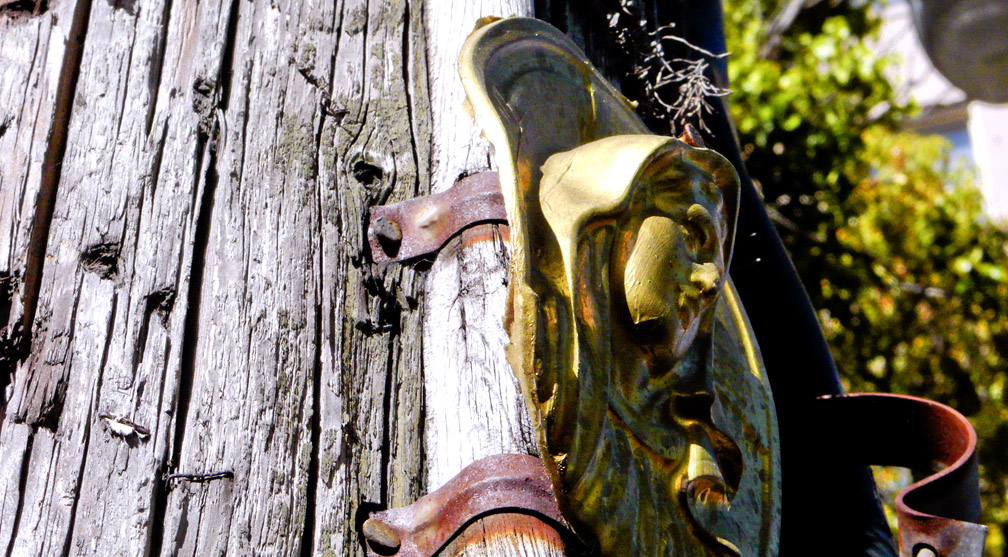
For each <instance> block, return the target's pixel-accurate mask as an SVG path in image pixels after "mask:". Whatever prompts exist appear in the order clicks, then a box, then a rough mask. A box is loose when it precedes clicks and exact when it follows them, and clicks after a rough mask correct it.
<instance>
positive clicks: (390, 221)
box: [368, 172, 507, 265]
mask: <svg viewBox="0 0 1008 557" xmlns="http://www.w3.org/2000/svg"><path fill="white" fill-rule="evenodd" d="M484 222H498V223H506V222H507V213H506V212H505V210H504V198H503V196H502V195H501V189H500V179H499V178H498V176H497V173H496V172H480V173H478V174H473V175H471V176H466V177H465V178H462V179H461V180H459V181H458V182H456V183H455V185H454V186H452V187H451V188H450V189H448V190H447V191H444V192H441V193H435V194H432V195H425V196H422V197H417V198H414V199H408V200H406V201H402V202H400V203H394V204H391V205H381V206H377V207H372V208H371V220H370V222H369V224H368V244H370V246H371V259H372V261H374V262H375V263H378V264H383V265H384V264H388V263H391V262H394V261H409V260H411V259H417V258H419V257H423V256H424V255H428V254H432V253H434V252H436V251H438V250H439V249H441V247H442V246H443V245H444V244H445V243H446V242H448V240H450V239H451V238H452V236H454V235H456V234H458V233H459V232H460V231H462V230H463V229H465V228H468V227H470V226H473V225H475V224H479V223H484Z"/></svg>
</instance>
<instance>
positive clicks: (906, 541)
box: [813, 394, 987, 556]
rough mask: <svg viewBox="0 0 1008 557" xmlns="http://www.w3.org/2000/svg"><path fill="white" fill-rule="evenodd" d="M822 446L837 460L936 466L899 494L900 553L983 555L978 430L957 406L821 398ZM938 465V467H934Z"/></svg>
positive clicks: (887, 398) (882, 397)
mask: <svg viewBox="0 0 1008 557" xmlns="http://www.w3.org/2000/svg"><path fill="white" fill-rule="evenodd" d="M813 414H814V416H815V419H816V420H817V423H818V424H820V426H821V428H822V429H821V432H822V435H821V436H820V437H819V442H820V445H821V446H818V447H815V449H818V450H821V451H823V452H824V453H826V454H829V455H830V456H831V457H834V458H835V459H836V461H837V462H843V463H852V464H881V465H888V466H906V467H909V468H913V469H917V470H933V471H935V473H934V474H932V475H930V476H928V477H926V478H924V479H923V480H921V481H919V482H916V483H914V484H912V485H910V486H909V487H907V488H906V489H904V490H903V491H901V492H900V493H899V495H898V496H897V498H896V517H897V521H898V523H899V544H900V555H907V556H913V555H918V554H919V553H920V552H921V551H922V550H931V551H932V552H933V553H934V554H936V555H980V554H981V553H982V552H983V546H984V539H985V537H986V531H987V528H986V527H985V526H982V525H980V524H976V522H977V521H978V520H979V519H980V491H979V482H978V473H977V455H976V443H977V437H976V432H974V430H973V426H972V425H970V423H969V421H968V420H967V419H966V418H965V417H964V416H963V415H962V414H960V413H959V412H956V411H955V410H953V409H952V408H949V407H948V406H945V405H944V404H939V403H937V402H933V401H930V400H925V399H922V398H917V397H912V396H905V395H893V394H851V395H839V396H829V397H822V398H819V399H816V401H815V403H814V404H813ZM935 468H940V469H938V470H935Z"/></svg>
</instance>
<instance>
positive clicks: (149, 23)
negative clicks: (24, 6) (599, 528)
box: [0, 0, 557, 555]
mask: <svg viewBox="0 0 1008 557" xmlns="http://www.w3.org/2000/svg"><path fill="white" fill-rule="evenodd" d="M478 4H479V3H469V2H465V3H458V2H456V3H450V5H449V3H440V4H438V5H437V6H435V5H434V4H424V3H419V2H409V1H408V0H379V1H374V2H363V1H361V0H344V1H342V2H338V3H336V4H330V3H324V2H316V1H313V0H281V1H276V2H273V1H266V0H251V1H240V0H229V1H214V0H211V1H208V2H196V1H195V0H117V1H111V2H109V1H91V0H52V2H50V3H49V4H48V6H43V9H42V11H41V13H39V14H35V15H33V14H13V13H12V12H10V11H9V10H8V8H7V7H4V8H3V10H7V11H3V12H0V98H2V99H4V102H3V103H0V152H3V153H4V154H5V155H7V154H9V156H5V161H4V163H3V164H2V165H0V229H2V232H0V246H2V247H3V255H2V256H0V278H3V279H4V280H6V281H7V282H8V283H11V279H13V285H14V291H13V296H12V298H11V300H9V301H6V299H4V300H0V301H3V304H0V308H2V309H4V312H5V314H4V315H2V316H0V317H3V318H4V319H5V323H2V324H0V325H10V326H9V327H7V332H5V333H4V334H5V335H8V334H10V332H11V331H14V325H15V324H16V323H18V322H24V323H25V324H29V325H30V330H31V333H32V335H31V344H30V352H29V354H28V356H27V359H25V360H23V361H20V362H19V363H17V365H16V366H15V367H14V369H13V377H12V378H10V379H9V381H10V385H9V387H8V389H7V392H6V393H5V394H4V396H3V398H2V399H0V402H2V407H3V411H4V412H3V414H4V416H3V420H2V422H0V457H2V461H0V550H2V551H4V552H5V554H8V555H69V554H72V555H147V554H160V555H174V554H183V555H204V554H231V555H247V554H283V555H294V554H302V553H303V554H308V553H313V554H317V555H358V554H361V552H362V547H361V545H360V542H359V540H358V537H357V534H356V524H355V523H356V520H357V515H358V513H359V512H362V511H365V510H367V509H369V508H372V506H393V505H401V504H405V503H408V502H411V501H413V500H414V499H416V498H417V497H418V496H419V495H420V494H421V493H422V492H423V491H424V490H426V489H433V488H434V487H436V486H437V485H439V484H440V483H441V482H440V481H438V479H439V478H440V477H441V476H442V475H444V474H448V475H451V474H454V473H455V472H457V469H455V470H454V471H450V470H451V469H452V467H455V468H458V469H460V468H461V466H463V465H464V464H467V463H468V462H469V461H471V460H472V459H474V458H476V457H478V456H482V455H484V454H489V453H490V452H499V451H501V450H516V451H527V450H530V449H531V446H532V444H531V438H530V434H529V432H528V427H527V424H526V423H523V422H522V416H523V415H524V406H523V405H522V403H521V400H520V398H519V397H518V395H517V386H516V383H515V382H514V379H513V377H512V375H511V372H510V369H509V368H508V367H507V366H506V364H505V363H504V359H503V343H504V341H505V339H504V335H503V328H502V326H501V323H500V320H501V315H502V312H503V295H504V284H503V283H504V279H505V277H506V264H505V263H504V261H505V260H506V254H505V250H504V247H503V244H502V243H501V242H502V241H501V238H500V236H498V237H497V241H496V242H495V241H493V238H494V236H493V235H492V234H491V235H487V236H486V238H489V239H490V240H491V241H483V242H475V243H474V244H473V245H472V246H471V247H465V248H462V247H458V246H457V247H456V248H455V249H453V250H450V251H449V252H447V254H446V255H445V256H443V257H442V258H441V259H439V260H438V262H436V263H435V265H434V268H433V269H432V270H431V271H430V273H429V275H428V276H427V277H426V285H427V286H428V287H430V286H431V285H433V284H444V285H445V287H444V288H441V289H435V291H433V292H432V293H431V295H430V297H429V298H428V299H429V300H452V299H454V300H457V301H458V303H452V302H440V301H438V302H436V303H435V304H434V305H436V306H437V309H436V310H432V311H433V312H432V313H430V314H429V315H428V317H427V318H426V322H427V323H428V325H426V326H423V327H422V322H421V316H422V314H423V307H424V303H425V302H424V299H425V297H424V294H423V287H424V277H422V276H421V275H420V274H419V273H417V272H415V271H413V270H410V269H408V268H403V267H399V266H392V267H388V268H385V269H379V268H377V267H375V266H374V265H372V264H371V263H370V259H369V254H368V253H367V249H368V248H367V246H366V242H365V241H364V233H365V228H366V218H367V214H368V210H369V207H371V206H372V205H375V204H380V203H386V202H392V201H397V200H401V199H405V198H408V197H412V196H415V195H419V194H423V193H426V192H428V191H430V189H431V188H432V187H435V188H437V189H443V188H445V187H448V186H450V184H451V182H452V181H453V180H454V178H455V175H457V174H458V173H459V172H462V171H476V170H482V169H485V168H487V167H488V166H489V164H490V163H489V159H488V151H487V146H486V144H485V143H483V144H481V145H482V146H480V147H477V148H475V149H471V148H470V147H469V146H470V145H472V144H473V140H474V138H476V136H477V130H476V128H475V127H474V126H473V124H472V123H471V121H470V120H469V117H468V116H467V115H465V113H464V112H463V110H462V103H461V97H460V96H459V95H460V93H461V89H460V86H459V84H458V79H457V74H456V72H455V70H454V67H453V65H454V58H455V55H456V53H457V51H458V46H459V45H460V44H461V41H462V40H463V39H464V37H465V35H466V34H467V33H468V31H469V30H470V29H471V28H472V27H473V25H474V24H475V19H476V17H477V16H478V15H483V14H495V15H510V14H514V13H528V11H529V10H530V9H531V8H530V6H529V5H527V4H521V5H518V4H514V5H512V4H513V2H512V3H508V2H501V3H499V4H497V3H493V2H489V1H488V2H485V3H483V4H485V5H478ZM425 6H426V7H425ZM446 16H450V17H446ZM67 39H69V41H67ZM428 45H430V46H431V50H430V51H428V49H427V47H428ZM442 87H444V88H443V89H442ZM8 99H13V100H14V101H15V102H8ZM432 134H433V139H432ZM463 154H465V155H466V156H463ZM428 169H430V173H429V172H428ZM432 176H433V177H432ZM50 212H51V216H50ZM8 304H9V306H10V308H9V310H8V309H7V305H8ZM438 312H440V313H438ZM433 319H440V320H442V325H440V329H441V331H439V332H442V331H444V326H443V323H444V322H448V320H451V322H452V323H455V324H456V325H455V327H457V329H456V330H455V331H454V332H452V331H445V332H447V333H448V335H447V336H446V335H440V336H437V337H432V339H431V341H430V344H428V339H427V338H424V340H423V342H421V329H423V330H424V331H425V334H431V335H434V333H433V332H431V326H430V323H433V322H434V321H432V320H433ZM460 335H462V336H460ZM461 338H464V342H463V341H461V340H460V339H461ZM438 343H441V344H438ZM445 343H447V344H445ZM439 345H440V346H443V347H446V348H445V350H444V351H443V353H444V354H448V353H451V354H453V355H454V357H455V358H457V360H451V361H448V362H444V361H443V360H442V359H433V360H430V361H428V362H424V361H422V360H423V358H422V354H423V353H424V352H425V351H426V352H428V353H429V348H430V347H432V346H439ZM449 346H450V347H453V350H452V351H448V350H447V347H449ZM440 353H441V352H439V354H440ZM0 363H2V362H0ZM442 363H445V364H446V366H445V367H444V368H443V369H440V368H439V373H443V372H445V371H447V372H449V373H448V375H447V376H448V377H455V378H456V379H459V378H461V379H463V380H467V381H475V382H474V383H472V385H475V386H477V387H480V386H482V385H485V386H486V390H483V389H482V388H479V389H476V390H475V391H474V392H475V393H478V394H479V395H480V397H481V398H480V399H479V400H480V402H479V403H478V404H481V405H484V406H485V408H476V410H475V414H474V416H476V417H470V416H468V415H466V416H465V417H462V418H459V420H466V421H468V420H473V419H477V417H478V418H479V419H480V420H482V421H481V422H480V423H479V424H476V425H473V426H469V427H463V428H462V429H461V430H458V429H452V430H449V429H447V428H441V431H442V433H441V435H443V436H449V437H450V436H455V435H465V436H466V437H465V438H464V439H452V440H451V441H452V442H456V441H466V442H471V441H472V439H473V438H472V436H470V435H469V433H468V430H470V429H475V430H479V431H481V432H483V433H481V435H483V436H484V438H485V441H480V442H479V443H472V446H473V447H475V448H476V449H477V450H475V451H473V452H469V453H465V454H463V453H459V454H453V456H455V457H456V461H455V463H454V464H452V465H450V466H441V467H440V468H438V470H440V472H436V473H431V472H430V470H431V469H432V466H431V465H430V464H429V463H430V462H439V463H440V462H443V461H445V458H446V457H445V456H444V453H443V451H444V450H445V448H447V447H450V446H451V445H450V444H449V443H448V442H447V441H446V440H442V439H440V438H437V439H435V438H434V437H432V436H431V435H430V434H429V433H430V432H429V431H427V432H426V433H428V435H426V437H424V433H425V430H424V427H425V426H424V424H431V423H434V422H435V421H436V420H437V419H436V418H434V416H435V415H436V414H437V412H438V411H439V410H440V408H432V405H435V403H434V401H436V400H437V398H436V396H435V398H430V397H428V399H427V401H426V403H425V401H424V398H423V381H424V378H425V377H428V378H430V377H429V376H428V375H427V373H426V372H425V370H429V369H430V367H429V366H431V365H438V366H440V365H441V364H442ZM481 370H482V371H481ZM460 371H461V372H464V373H462V374H459V373H458V372H460ZM484 372H485V374H484ZM481 374H482V376H483V377H484V379H474V378H476V377H478V376H480V375H481ZM0 375H6V372H5V371H4V370H3V369H0ZM6 381H8V378H7V377H0V385H2V384H3V383H5V382H6ZM432 385H433V383H431V382H428V389H430V388H431V386H432ZM501 389H502V390H501ZM455 391H456V392H462V391H460V390H459V389H458V388H457V386H456V387H455ZM428 393H430V391H429V390H428ZM466 396H468V395H466ZM425 404H426V406H425ZM425 413H426V421H425V417H424V415H425ZM99 415H113V416H119V417H123V418H126V419H128V420H129V421H131V422H133V423H135V424H138V425H139V426H141V427H143V428H146V429H147V430H149V436H137V435H133V436H128V437H122V436H119V435H117V434H116V433H114V432H113V430H112V428H111V427H110V426H109V425H108V424H107V420H103V419H101V418H100V417H99ZM494 420H500V421H499V422H497V423H495V422H494ZM456 421H457V422H458V420H456ZM444 422H445V420H441V422H439V423H444ZM459 424H461V422H459ZM460 431H462V432H461V433H460ZM422 439H426V442H424V441H422ZM425 443H426V447H428V448H430V449H431V450H432V451H436V454H438V455H440V456H437V457H427V458H428V465H427V466H425V465H424V459H425V454H424V447H425ZM434 447H437V449H434ZM452 450H453V449H452ZM431 454H435V453H431ZM458 457H462V459H461V460H460V459H459V458H458ZM424 470H427V471H428V473H429V474H430V476H431V477H429V478H428V479H429V480H430V481H428V482H427V485H424V482H423V480H424ZM211 472H228V473H229V474H228V475H227V476H228V477H223V478H218V479H214V480H211V481H207V482H191V481H186V480H183V479H169V478H166V477H165V475H166V474H175V473H187V474H204V473H211ZM435 476H436V477H435ZM480 527H481V528H484V529H486V531H487V532H491V531H493V532H500V531H504V532H505V533H504V534H503V535H497V534H494V536H493V537H494V539H496V540H497V542H487V543H497V545H498V547H499V549H497V550H488V551H497V552H498V553H499V554H507V551H508V548H510V549H509V551H510V552H511V553H512V554H514V553H515V552H516V551H518V552H520V551H521V548H522V547H526V548H527V551H530V552H535V551H546V550H545V549H542V548H540V549H536V547H537V546H536V545H535V543H534V542H533V541H531V540H532V539H533V538H534V537H535V527H532V530H531V532H532V533H531V534H530V533H529V531H528V529H527V528H526V529H525V530H523V529H521V528H518V527H515V528H513V529H512V530H513V531H508V528H503V529H502V528H501V526H500V525H499V524H497V525H496V526H494V522H493V521H491V522H487V523H482V525H481V526H480ZM491 527H493V528H491ZM494 528H496V529H494ZM470 535H473V534H470ZM476 535H478V533H477V534H476ZM529 536H531V538H530V537H529ZM550 543H552V544H553V546H556V545H557V541H556V540H555V539H554V540H553V541H552V542H550ZM547 547H550V546H547ZM465 550H466V551H472V549H471V548H470V549H465ZM533 554H534V553H533ZM547 554H549V553H547Z"/></svg>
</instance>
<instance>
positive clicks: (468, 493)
mask: <svg viewBox="0 0 1008 557" xmlns="http://www.w3.org/2000/svg"><path fill="white" fill-rule="evenodd" d="M495 513H520V514H528V515H532V516H536V517H538V518H541V519H545V521H546V522H547V523H548V524H550V525H551V526H553V527H554V528H558V529H564V530H566V529H567V526H566V522H565V521H564V519H563V517H562V516H561V515H560V509H559V508H558V507H557V503H556V499H555V498H554V497H553V489H552V487H551V486H550V482H549V478H548V477H547V476H546V469H545V468H544V467H543V464H542V462H541V461H540V460H539V459H538V458H536V457H534V456H529V455H521V454H501V455H494V456H490V457H487V458H484V459H482V460H478V461H476V462H474V463H473V464H470V465H469V466H467V467H466V468H465V469H464V470H462V472H460V473H459V475H457V476H455V477H454V478H452V479H451V480H449V481H448V483H446V484H445V485H443V486H442V487H441V488H439V489H438V490H437V491H434V492H432V493H429V494H427V495H425V496H423V497H421V498H420V499H419V500H418V501H417V502H415V503H413V504H412V505H409V506H407V507H400V508H398V509H390V510H387V511H381V512H376V513H372V514H371V516H370V518H368V519H367V520H365V521H364V524H363V526H362V530H363V534H364V539H365V540H366V541H367V546H368V555H369V556H371V557H377V556H379V555H382V556H388V555H397V556H399V557H429V556H431V555H435V554H436V553H437V552H438V551H440V550H441V549H442V548H443V547H444V546H445V545H446V544H447V543H448V542H449V541H451V539H452V538H454V537H455V535H456V534H458V533H460V532H461V531H462V530H463V529H464V528H465V527H466V526H468V525H469V524H470V523H472V522H473V521H474V520H476V519H477V518H480V517H483V516H487V515H490V514H495Z"/></svg>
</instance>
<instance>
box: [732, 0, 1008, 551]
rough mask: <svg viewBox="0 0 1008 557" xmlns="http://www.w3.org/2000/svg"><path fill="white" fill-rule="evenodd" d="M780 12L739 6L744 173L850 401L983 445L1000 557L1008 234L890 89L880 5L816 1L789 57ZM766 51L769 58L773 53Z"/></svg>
mask: <svg viewBox="0 0 1008 557" xmlns="http://www.w3.org/2000/svg"><path fill="white" fill-rule="evenodd" d="M778 9H779V6H778V5H777V4H776V3H774V2H766V3H763V4H762V5H760V4H758V3H749V2H743V1H742V0H729V1H727V2H726V5H725V15H726V29H727V30H728V44H729V51H731V52H732V58H731V62H730V64H729V67H730V70H731V75H730V78H731V83H732V87H733V89H734V91H735V93H734V94H733V96H732V97H731V98H730V101H731V105H732V111H733V116H734V118H735V121H736V124H737V126H738V133H739V138H740V142H741V145H742V148H743V153H744V155H745V156H746V165H747V167H748V169H749V171H750V173H751V174H752V176H753V178H754V179H755V180H756V181H757V183H758V184H759V186H760V187H761V188H762V191H763V194H764V197H765V200H766V202H767V207H768V209H769V211H770V213H771V216H772V218H774V220H775V222H776V223H777V225H778V231H779V232H780V233H781V236H782V237H783V239H784V241H785V244H786V246H787V247H788V249H789V250H790V252H791V255H792V258H793V260H794V262H795V266H796V267H797V268H798V272H799V274H800V275H801V277H802V280H803V282H804V283H805V286H806V289H807V290H808V293H809V296H810V297H811V298H812V302H813V305H814V306H815V307H816V309H817V311H818V313H819V317H820V321H821V323H822V325H823V329H824V331H825V333H826V337H827V340H828V341H829V343H830V346H831V348H832V349H833V352H834V356H835V358H836V361H837V365H838V367H839V368H840V370H841V373H842V379H843V381H844V383H845V384H846V386H847V387H848V388H849V389H851V390H854V391H865V390H868V391H875V390H877V391H889V392H898V393H908V394H913V395H918V396H923V397H927V398H930V399H933V400H937V401H940V402H943V403H946V404H949V405H951V406H953V407H955V408H957V409H958V410H960V411H961V412H963V413H964V414H966V415H967V416H969V417H970V419H971V420H972V421H973V423H974V425H975V426H976V428H977V432H978V434H979V436H980V444H981V476H982V489H983V496H984V519H985V521H986V522H987V523H988V524H989V525H990V526H991V532H990V536H989V539H988V553H989V554H991V555H995V554H997V555H1000V554H1002V553H1003V552H1004V541H1003V534H1002V532H1008V504H1006V486H1008V476H1006V472H1008V452H1006V451H1005V450H1004V447H1005V445H1006V444H1008V389H1006V388H1005V386H1006V385H1005V383H1006V381H1008V379H1006V374H1005V369H1006V363H1008V361H1006V360H1008V255H1006V251H1005V246H1006V243H1008V233H1006V232H1005V230H1004V229H1003V228H1001V227H999V226H996V225H994V224H992V223H990V222H988V221H987V220H986V218H985V217H984V215H983V211H982V207H981V199H980V197H979V193H978V192H977V190H976V188H975V185H974V181H975V178H974V176H973V174H972V173H971V172H969V171H968V170H965V169H962V168H957V167H955V166H954V165H952V164H951V161H950V160H949V145H948V143H947V142H946V141H945V140H944V139H942V138H941V137H937V136H931V137H926V136H919V135H915V134H910V133H900V132H898V131H897V130H898V128H899V126H900V124H901V123H902V122H903V121H904V120H905V119H906V118H907V116H909V115H910V114H912V107H908V106H903V105H900V104H899V103H898V102H896V100H895V99H896V96H895V94H894V91H893V88H892V86H891V85H890V84H889V82H888V81H887V80H886V78H885V75H884V73H883V72H884V70H885V68H886V67H887V66H888V65H889V64H891V63H893V61H892V60H890V59H886V58H881V59H880V58H879V57H878V56H877V54H876V53H875V50H874V48H873V47H872V45H871V42H870V41H871V38H872V37H873V34H874V33H875V32H876V30H877V27H878V20H877V18H876V16H875V15H873V14H872V12H871V11H870V6H869V5H867V4H863V5H862V4H852V3H837V2H819V3H816V4H815V5H814V6H813V7H811V8H806V9H804V10H803V11H802V12H800V13H799V15H798V18H797V19H796V20H795V21H794V22H793V24H792V25H790V26H789V27H788V28H787V29H786V30H785V32H784V33H783V34H782V36H781V37H780V41H779V43H778V44H777V46H776V48H773V49H768V48H767V47H765V46H764V45H767V44H773V37H769V36H768V31H767V29H768V28H769V27H770V25H769V23H770V20H771V17H772V16H774V15H775V14H776V13H777V10H778ZM761 49H764V50H765V51H766V50H768V51H769V52H763V53H761V52H760V50H761Z"/></svg>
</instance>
